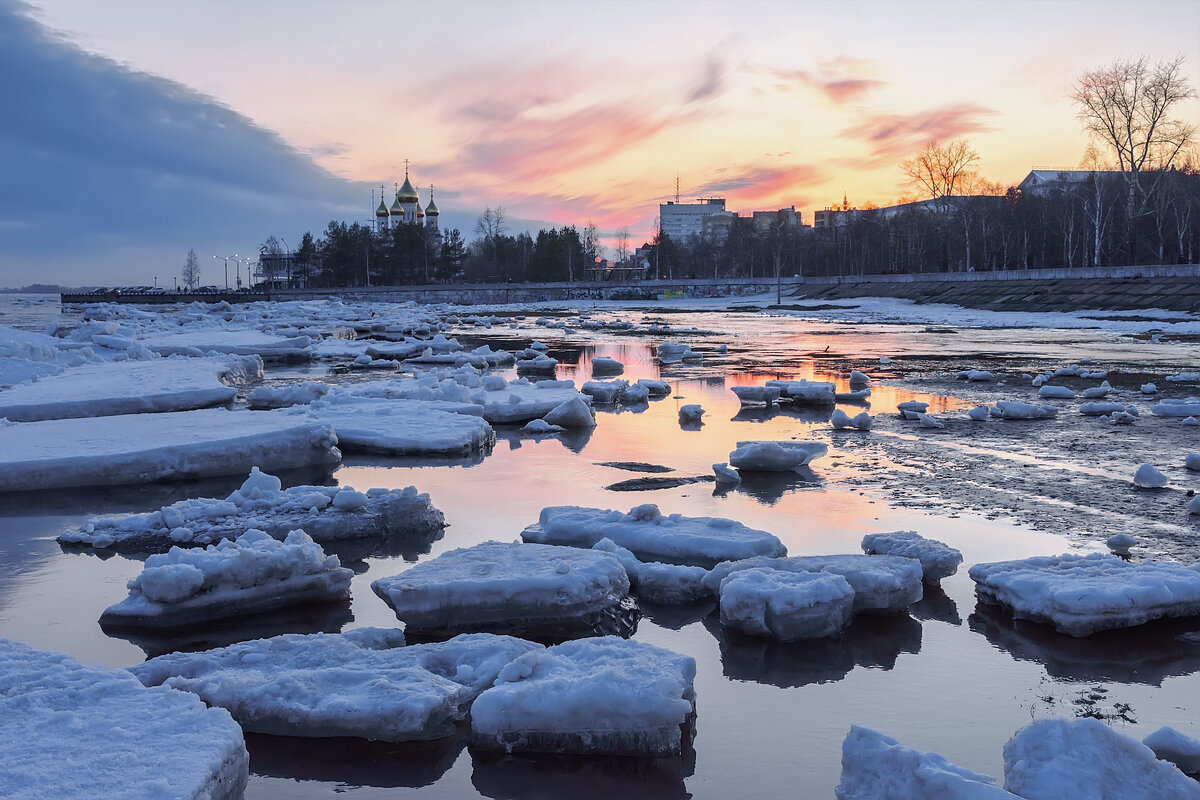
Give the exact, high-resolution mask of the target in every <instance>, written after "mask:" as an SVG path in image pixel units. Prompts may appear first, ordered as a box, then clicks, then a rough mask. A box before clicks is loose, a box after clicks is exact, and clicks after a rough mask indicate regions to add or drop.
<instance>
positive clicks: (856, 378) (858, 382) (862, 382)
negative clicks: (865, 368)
mask: <svg viewBox="0 0 1200 800" xmlns="http://www.w3.org/2000/svg"><path fill="white" fill-rule="evenodd" d="M850 385H851V386H870V385H871V377H870V376H869V375H867V374H866V373H863V372H859V371H858V370H856V369H852V370H850Z"/></svg>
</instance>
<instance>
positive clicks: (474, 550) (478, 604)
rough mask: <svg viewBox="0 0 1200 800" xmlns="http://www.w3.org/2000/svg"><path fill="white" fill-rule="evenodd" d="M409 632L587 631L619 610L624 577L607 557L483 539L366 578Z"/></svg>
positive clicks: (615, 619)
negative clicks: (408, 566)
mask: <svg viewBox="0 0 1200 800" xmlns="http://www.w3.org/2000/svg"><path fill="white" fill-rule="evenodd" d="M371 588H372V589H373V590H374V591H375V594H377V595H379V597H381V598H382V599H383V600H384V602H386V603H387V604H388V605H389V606H390V607H391V608H392V610H393V611H395V612H396V616H397V617H398V618H399V619H400V620H402V621H403V622H404V623H405V626H406V629H407V630H409V631H419V632H421V633H423V634H428V635H444V634H447V633H458V632H466V631H478V630H489V631H493V632H506V633H513V634H517V633H530V634H531V635H533V634H539V635H540V634H542V632H545V633H546V635H558V634H559V633H561V634H562V635H564V636H571V635H584V636H587V635H593V634H595V633H597V632H615V631H612V630H608V631H605V630H604V629H605V628H608V627H610V626H613V625H620V624H621V623H622V621H623V618H624V616H625V612H626V609H625V606H624V605H623V601H625V600H626V598H627V596H628V594H629V576H628V575H627V574H626V572H625V568H624V567H622V566H621V562H620V561H619V560H618V559H617V558H616V557H615V556H613V555H611V554H608V553H602V552H598V551H595V550H583V549H580V548H576V547H560V546H556V545H547V544H505V543H500V542H484V543H483V544H478V545H475V546H474V547H467V548H460V549H457V550H450V551H448V552H446V553H443V554H442V555H440V556H438V557H437V558H435V559H432V560H430V561H424V562H422V563H420V564H417V565H416V566H414V567H412V568H411V569H408V570H407V571H405V572H401V573H400V574H398V575H392V576H388V577H384V578H379V579H377V580H375V581H374V582H372V584H371Z"/></svg>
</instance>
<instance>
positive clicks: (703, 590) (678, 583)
mask: <svg viewBox="0 0 1200 800" xmlns="http://www.w3.org/2000/svg"><path fill="white" fill-rule="evenodd" d="M592 549H593V550H601V551H603V552H606V553H612V554H613V555H615V556H616V557H617V558H618V559H619V560H620V562H621V566H623V567H625V572H626V573H627V574H628V575H629V585H630V586H631V587H632V588H633V590H634V591H635V592H637V595H638V597H640V598H641V599H643V600H649V601H651V602H654V603H663V604H666V605H680V604H685V603H695V602H697V601H699V600H705V599H708V598H710V597H712V592H711V591H709V589H708V587H707V586H705V585H704V577H705V576H706V575H708V570H706V569H705V568H704V567H694V566H687V565H684V564H663V563H660V562H657V561H645V562H643V561H641V560H639V559H638V557H637V556H635V555H634V554H633V553H632V552H630V551H629V550H626V549H625V548H624V547H621V546H620V545H618V544H616V543H615V542H614V541H613V540H612V539H601V540H600V541H598V542H596V544H595V545H594V546H593V547H592Z"/></svg>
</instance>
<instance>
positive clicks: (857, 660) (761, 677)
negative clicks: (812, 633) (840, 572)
mask: <svg viewBox="0 0 1200 800" xmlns="http://www.w3.org/2000/svg"><path fill="white" fill-rule="evenodd" d="M704 627H705V628H707V629H708V630H709V632H711V633H712V635H713V636H715V637H716V638H717V643H718V644H719V645H720V648H721V667H722V671H723V672H724V674H725V677H727V678H733V679H734V680H739V681H754V682H755V683H766V684H770V685H772V686H778V687H780V688H783V689H788V688H791V687H795V686H807V685H809V684H813V683H830V682H833V681H840V680H841V679H842V678H845V677H846V676H847V675H849V674H850V671H851V670H853V669H854V668H855V667H868V668H872V669H883V670H890V669H892V668H893V667H895V666H896V659H897V658H898V657H899V655H900V654H901V653H912V654H913V655H915V654H917V653H919V652H920V651H921V623H919V622H917V621H916V620H915V619H913V618H912V617H910V616H909V615H908V614H897V615H895V616H891V615H869V614H860V615H858V616H857V617H855V618H854V621H853V622H852V623H851V624H850V627H849V628H847V629H846V632H845V633H843V634H842V635H841V636H839V637H836V638H827V639H810V640H807V641H803V642H793V643H784V642H776V641H773V640H771V639H761V638H758V637H755V636H746V635H744V634H742V633H739V632H738V631H732V630H728V629H726V628H725V626H724V625H722V624H721V622H720V620H719V619H718V618H717V616H716V615H713V616H710V617H707V618H706V619H705V620H704Z"/></svg>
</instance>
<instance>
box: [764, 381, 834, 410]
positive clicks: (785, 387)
mask: <svg viewBox="0 0 1200 800" xmlns="http://www.w3.org/2000/svg"><path fill="white" fill-rule="evenodd" d="M764 385H765V386H768V387H774V388H777V389H779V395H780V399H781V400H790V401H791V402H793V403H796V404H797V405H813V406H831V405H833V404H834V403H835V402H836V396H837V392H836V390H835V388H834V385H833V384H832V383H828V382H825V381H809V380H804V379H803V378H801V379H800V380H798V381H784V380H770V381H767V382H766V383H765V384H764Z"/></svg>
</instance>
